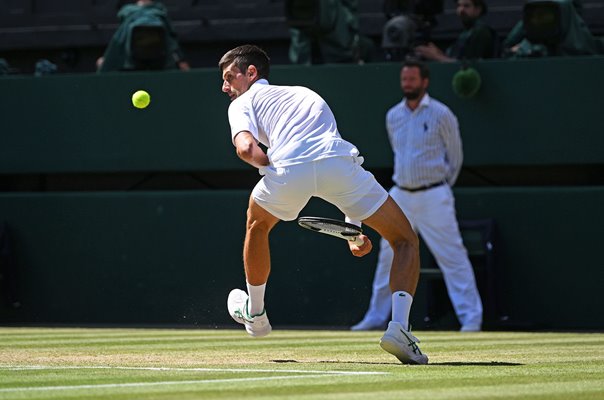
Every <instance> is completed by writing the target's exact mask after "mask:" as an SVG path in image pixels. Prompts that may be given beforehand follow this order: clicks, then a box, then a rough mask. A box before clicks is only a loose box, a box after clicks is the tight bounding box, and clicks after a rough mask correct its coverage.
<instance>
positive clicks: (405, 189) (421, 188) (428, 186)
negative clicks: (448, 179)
mask: <svg viewBox="0 0 604 400" xmlns="http://www.w3.org/2000/svg"><path fill="white" fill-rule="evenodd" d="M444 184H445V182H436V183H432V184H430V185H425V186H420V187H415V188H408V187H404V186H399V185H396V184H395V185H396V187H398V188H399V189H402V190H404V191H406V192H421V191H423V190H428V189H432V188H435V187H438V186H442V185H444Z"/></svg>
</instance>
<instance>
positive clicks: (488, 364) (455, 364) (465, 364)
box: [271, 360, 524, 367]
mask: <svg viewBox="0 0 604 400" xmlns="http://www.w3.org/2000/svg"><path fill="white" fill-rule="evenodd" d="M271 362H274V363H301V364H304V363H311V364H315V363H316V364H362V365H392V364H400V363H397V362H371V361H297V360H271ZM428 365H435V366H441V365H444V366H449V367H468V366H483V367H515V366H519V365H524V364H522V363H513V362H501V361H477V362H472V361H459V362H458V361H448V362H439V363H429V364H428Z"/></svg>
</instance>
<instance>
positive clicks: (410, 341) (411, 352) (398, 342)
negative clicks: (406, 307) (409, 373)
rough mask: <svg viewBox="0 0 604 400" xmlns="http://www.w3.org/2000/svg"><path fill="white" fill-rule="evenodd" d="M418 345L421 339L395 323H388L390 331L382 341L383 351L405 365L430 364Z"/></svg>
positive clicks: (388, 330) (387, 331)
mask: <svg viewBox="0 0 604 400" xmlns="http://www.w3.org/2000/svg"><path fill="white" fill-rule="evenodd" d="M418 343H419V339H417V338H416V337H415V336H413V335H412V334H411V332H410V331H406V330H405V329H403V326H402V325H401V324H400V323H398V322H394V321H390V322H389V323H388V329H386V332H385V333H384V336H382V339H381V340H380V346H381V347H382V349H384V350H386V351H387V352H388V353H390V354H392V355H393V356H395V357H396V358H398V359H399V361H400V362H402V363H403V364H428V356H427V355H425V354H423V353H422V352H421V350H420V349H419V346H418V345H417V344H418Z"/></svg>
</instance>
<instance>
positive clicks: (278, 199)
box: [252, 156, 388, 221]
mask: <svg viewBox="0 0 604 400" xmlns="http://www.w3.org/2000/svg"><path fill="white" fill-rule="evenodd" d="M361 160H362V159H361ZM260 174H262V175H264V177H263V178H262V179H261V180H260V181H259V182H258V183H257V184H256V187H254V190H253V191H252V196H253V198H254V200H255V201H256V203H257V204H258V205H260V206H261V207H262V208H264V209H265V210H266V211H268V212H270V213H271V214H272V215H274V216H275V217H277V218H279V219H281V220H283V221H291V220H294V219H296V218H297V217H298V214H300V211H302V209H303V208H304V206H305V205H306V203H308V201H309V200H310V198H311V197H313V196H314V197H319V198H322V199H323V200H325V201H327V202H329V203H331V204H333V205H335V206H336V207H338V208H339V209H340V211H342V212H343V213H344V214H345V215H346V216H348V217H349V218H351V219H352V220H358V221H362V220H364V219H366V218H368V217H370V216H371V215H373V213H375V212H376V211H377V209H378V208H380V206H381V205H382V204H384V202H385V201H386V199H387V198H388V192H386V190H385V189H384V188H383V187H382V186H381V185H380V184H379V183H378V182H377V180H376V179H375V177H374V176H373V174H371V173H370V172H368V171H366V170H365V169H364V168H363V167H361V164H360V162H359V160H358V158H356V157H352V156H338V157H330V158H324V159H321V160H317V161H313V162H308V163H302V164H295V165H290V166H286V167H277V168H275V167H271V166H268V167H263V168H261V169H260Z"/></svg>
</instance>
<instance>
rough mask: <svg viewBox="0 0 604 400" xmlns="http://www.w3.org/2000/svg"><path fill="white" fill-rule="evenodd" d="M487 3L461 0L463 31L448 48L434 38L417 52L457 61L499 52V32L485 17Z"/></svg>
mask: <svg viewBox="0 0 604 400" xmlns="http://www.w3.org/2000/svg"><path fill="white" fill-rule="evenodd" d="M486 13H487V5H486V3H485V2H484V1H483V0H457V16H458V17H459V19H460V20H461V23H462V24H463V26H464V30H463V32H461V34H460V35H459V37H458V38H457V40H456V41H455V42H454V43H453V44H452V45H451V46H450V47H449V48H447V50H446V51H445V52H443V51H442V50H440V49H439V48H438V47H436V45H435V44H434V43H432V42H429V43H427V44H424V45H419V46H416V47H415V54H416V55H417V56H420V57H422V58H423V59H425V60H428V61H443V62H454V61H457V60H464V59H469V60H471V59H481V58H492V57H496V56H497V34H496V32H495V31H494V30H493V29H492V28H491V27H490V26H488V25H487V24H486V22H485V21H484V19H483V17H484V15H485V14H486Z"/></svg>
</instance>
